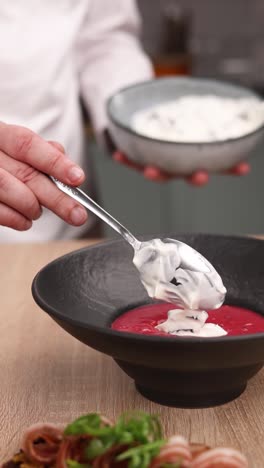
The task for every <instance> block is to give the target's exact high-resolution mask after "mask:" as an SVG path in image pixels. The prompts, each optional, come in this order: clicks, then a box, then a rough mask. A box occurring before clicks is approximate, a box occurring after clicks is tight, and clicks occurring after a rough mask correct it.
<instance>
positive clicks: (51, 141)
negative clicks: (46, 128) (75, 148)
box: [48, 140, 65, 154]
mask: <svg viewBox="0 0 264 468" xmlns="http://www.w3.org/2000/svg"><path fill="white" fill-rule="evenodd" d="M48 143H49V144H50V145H53V146H54V148H57V149H58V150H59V151H61V152H62V153H64V154H65V148H64V146H62V144H61V143H59V142H58V141H53V140H49V141H48Z"/></svg>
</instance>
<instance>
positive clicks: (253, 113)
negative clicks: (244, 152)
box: [132, 94, 264, 143]
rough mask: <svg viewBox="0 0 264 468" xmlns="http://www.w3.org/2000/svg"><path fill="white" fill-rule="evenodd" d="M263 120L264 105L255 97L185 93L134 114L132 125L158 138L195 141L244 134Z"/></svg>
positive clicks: (252, 129)
mask: <svg viewBox="0 0 264 468" xmlns="http://www.w3.org/2000/svg"><path fill="white" fill-rule="evenodd" d="M263 123H264V106H263V104H262V103H261V101H260V100H259V99H257V98H255V97H249V98H227V97H221V96H216V95H213V94H211V95H210V94H208V95H204V96H198V95H188V96H183V97H180V98H178V99H175V100H174V101H169V102H165V103H162V104H159V105H156V106H152V107H150V108H148V109H143V110H141V111H138V112H136V113H135V114H134V116H133V118H132V127H133V129H134V130H136V131H137V133H139V134H140V135H144V136H147V137H150V138H156V139H159V140H164V141H165V140H166V141H172V142H173V141H174V142H185V143H193V142H195V143H198V142H212V141H221V140H226V139H229V138H238V137H240V136H242V135H246V134H247V133H250V132H252V131H254V130H256V129H257V128H258V127H260V126H261V125H263Z"/></svg>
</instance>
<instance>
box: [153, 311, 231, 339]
mask: <svg viewBox="0 0 264 468" xmlns="http://www.w3.org/2000/svg"><path fill="white" fill-rule="evenodd" d="M207 318H208V314H207V312H205V311H194V310H188V309H185V310H180V309H175V310H170V311H169V312H168V318H167V320H166V321H165V322H163V323H160V324H159V325H157V326H156V328H157V329H158V330H160V331H163V332H165V333H169V334H170V335H178V336H200V337H204V338H205V337H206V338H210V337H215V336H224V335H227V332H226V331H225V330H224V329H223V328H222V327H220V326H219V325H215V324H214V323H206V320H207Z"/></svg>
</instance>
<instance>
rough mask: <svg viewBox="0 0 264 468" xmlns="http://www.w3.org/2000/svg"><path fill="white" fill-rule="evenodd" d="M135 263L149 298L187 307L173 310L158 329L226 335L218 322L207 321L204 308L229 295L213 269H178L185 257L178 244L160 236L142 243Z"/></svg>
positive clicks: (219, 302)
mask: <svg viewBox="0 0 264 468" xmlns="http://www.w3.org/2000/svg"><path fill="white" fill-rule="evenodd" d="M133 262H134V265H135V266H136V268H137V269H138V271H139V274H140V279H141V282H142V284H143V285H144V287H145V289H146V291H147V293H148V295H149V296H150V297H152V298H155V299H160V300H163V301H166V302H170V303H174V304H176V305H177V306H178V307H182V308H183V309H184V310H180V309H176V310H172V311H170V312H169V314H168V320H167V321H166V322H164V323H163V324H161V325H159V326H158V327H157V328H159V327H162V328H159V329H160V330H163V331H166V332H167V333H172V334H177V335H191V336H204V337H206V336H208V337H209V336H221V335H224V334H226V332H225V330H223V329H222V328H221V327H218V325H214V324H206V323H205V322H206V320H207V318H208V314H207V313H206V312H205V311H204V309H207V310H210V309H217V308H219V307H220V306H221V305H222V303H223V302H224V299H225V295H226V288H225V287H224V285H223V282H222V279H221V277H220V275H219V274H218V273H217V272H216V270H215V269H214V268H212V267H211V268H210V271H209V272H208V273H200V272H194V271H191V270H188V269H186V268H184V269H183V268H179V266H180V265H181V264H182V258H181V255H180V250H179V249H178V248H177V245H176V244H173V243H172V242H171V243H170V242H166V243H164V242H163V241H162V240H160V239H153V240H152V241H148V242H145V243H142V244H141V248H140V249H139V250H137V251H135V255H134V259H133ZM172 281H173V283H172Z"/></svg>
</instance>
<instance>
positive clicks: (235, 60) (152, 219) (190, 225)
mask: <svg viewBox="0 0 264 468" xmlns="http://www.w3.org/2000/svg"><path fill="white" fill-rule="evenodd" d="M124 1H125V0H124ZM138 4H139V8H140V11H141V14H142V19H143V31H142V41H143V45H144V48H145V49H146V51H147V52H148V54H149V55H150V56H151V58H152V60H153V63H154V65H155V70H156V73H157V75H163V74H192V75H194V76H203V77H215V78H220V79H224V80H229V81H234V82H237V83H241V84H244V85H247V86H249V87H252V88H254V89H255V90H257V91H258V92H260V93H261V94H263V95H264V32H263V29H264V2H263V1H261V0H221V1H220V0H138ZM90 151H92V152H93V155H94V162H95V166H96V171H97V176H98V179H99V187H100V197H101V201H102V203H103V205H104V207H105V208H106V209H107V210H109V211H110V212H111V213H112V214H113V215H114V216H116V217H117V218H118V219H119V220H120V221H121V222H123V223H124V224H125V225H127V226H128V227H129V228H130V229H131V230H132V231H133V232H135V233H138V234H146V233H159V232H167V233H169V232H187V231H188V232H212V233H224V234H230V233H234V234H252V233H255V234H258V233H262V234H263V233H264V213H263V204H264V184H263V177H264V141H263V143H262V144H261V145H260V146H259V148H258V149H257V150H256V152H255V153H256V154H255V155H254V157H253V159H252V161H251V164H252V171H251V173H250V175H249V176H246V177H241V178H239V177H227V176H226V177H220V176H214V177H212V178H211V180H210V183H209V185H208V186H207V187H204V188H194V187H191V186H189V185H187V184H186V183H185V182H183V181H177V180H175V181H173V182H169V183H165V184H157V183H153V182H148V181H146V180H144V179H143V177H142V176H141V175H139V174H137V173H135V172H133V171H131V169H127V168H125V167H121V166H119V165H118V164H116V163H113V162H112V161H111V160H110V159H109V157H107V156H106V155H105V154H102V151H101V150H99V149H98V147H97V145H96V144H95V143H94V142H91V149H90ZM105 234H106V235H109V236H111V237H112V236H113V231H110V230H108V229H107V228H105Z"/></svg>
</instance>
